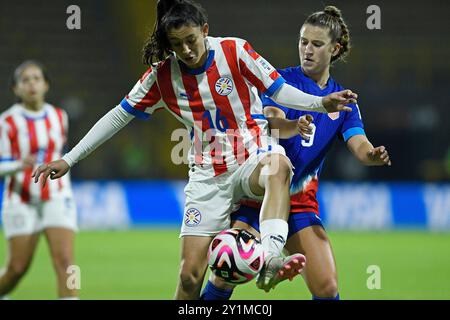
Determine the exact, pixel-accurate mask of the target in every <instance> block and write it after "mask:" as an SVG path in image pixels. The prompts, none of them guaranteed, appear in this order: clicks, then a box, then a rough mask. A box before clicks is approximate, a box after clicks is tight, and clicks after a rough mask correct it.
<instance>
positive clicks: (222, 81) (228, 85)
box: [216, 77, 233, 96]
mask: <svg viewBox="0 0 450 320" xmlns="http://www.w3.org/2000/svg"><path fill="white" fill-rule="evenodd" d="M232 91H233V80H231V79H230V78H228V77H222V78H219V80H217V81H216V92H217V93H218V94H220V95H221V96H227V95H229V94H230V93H231V92H232Z"/></svg>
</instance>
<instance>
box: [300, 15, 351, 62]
mask: <svg viewBox="0 0 450 320" xmlns="http://www.w3.org/2000/svg"><path fill="white" fill-rule="evenodd" d="M304 24H309V25H312V26H317V27H322V28H328V29H329V34H330V37H331V41H332V42H333V43H339V44H340V45H341V50H339V53H338V54H337V55H335V56H333V57H331V63H333V62H335V61H337V60H342V61H345V57H346V56H347V55H348V54H349V53H350V50H351V44H350V31H349V30H348V27H347V24H346V23H345V21H344V18H343V17H342V13H341V10H339V9H338V8H336V7H335V6H326V7H325V8H324V9H323V11H319V12H315V13H313V14H311V15H310V16H309V17H308V18H307V19H306V21H305V23H304Z"/></svg>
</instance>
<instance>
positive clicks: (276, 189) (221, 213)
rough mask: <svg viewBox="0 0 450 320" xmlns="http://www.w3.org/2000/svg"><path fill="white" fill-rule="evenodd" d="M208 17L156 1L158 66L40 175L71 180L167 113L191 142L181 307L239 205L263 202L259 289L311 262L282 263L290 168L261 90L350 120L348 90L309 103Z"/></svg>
mask: <svg viewBox="0 0 450 320" xmlns="http://www.w3.org/2000/svg"><path fill="white" fill-rule="evenodd" d="M208 32H209V26H208V24H207V17H206V13H205V12H204V10H203V8H202V7H201V6H200V5H199V4H197V3H195V2H193V1H190V0H170V1H169V0H166V1H158V4H157V23H156V25H155V30H154V32H153V34H152V36H151V37H150V40H149V42H148V43H147V44H146V46H145V47H144V61H145V62H146V63H147V64H151V63H152V62H153V61H155V60H156V61H160V62H159V63H158V64H157V65H156V66H155V65H153V66H151V67H150V68H149V69H148V70H147V72H146V73H145V74H144V75H143V76H142V78H141V79H140V80H139V81H138V82H137V83H136V85H135V86H134V88H133V89H132V90H131V92H130V93H129V94H128V95H127V96H126V97H125V99H123V101H122V102H121V103H120V105H118V106H117V107H116V108H114V109H113V110H111V111H110V112H109V113H107V115H105V116H104V117H103V118H102V119H100V120H99V121H98V122H97V124H96V125H94V127H93V128H92V129H91V131H90V132H89V133H88V134H87V135H86V136H85V137H84V138H83V139H82V140H81V141H80V143H79V144H78V145H77V146H75V148H73V149H72V150H71V151H70V152H69V153H68V154H66V155H65V156H64V157H63V158H62V159H61V160H58V161H55V162H52V163H50V164H48V165H44V166H41V167H39V168H38V170H36V172H35V179H36V180H37V179H38V178H39V176H40V175H41V174H43V175H44V181H45V180H46V179H47V178H48V177H49V176H50V178H51V179H56V178H59V177H61V176H63V175H64V174H65V173H66V172H68V170H69V169H70V167H72V166H73V165H74V164H75V163H76V162H77V161H79V160H81V159H82V158H84V157H86V156H87V155H88V154H89V153H91V152H92V151H93V150H94V149H95V148H96V147H98V146H99V145H100V144H101V143H103V142H104V141H106V140H107V139H109V138H110V137H111V136H112V135H113V134H115V133H116V132H117V131H119V130H120V129H121V128H122V127H124V126H125V125H126V124H128V123H129V122H130V121H131V120H132V119H133V118H135V117H138V118H143V119H147V118H148V117H149V115H150V114H152V113H153V112H155V111H157V110H161V109H164V110H166V111H167V112H169V113H171V114H172V115H173V116H174V117H176V118H177V119H178V120H179V121H180V122H181V123H182V124H184V125H185V127H186V129H187V130H188V132H189V133H190V135H191V138H192V145H191V152H190V154H189V157H188V158H189V168H190V170H189V183H188V184H187V186H186V188H185V193H186V203H185V210H184V219H183V224H182V227H181V234H180V237H181V239H182V240H181V241H182V245H181V247H182V248H181V267H180V274H179V281H178V286H177V290H176V294H175V298H177V299H196V298H198V297H199V295H200V290H201V286H202V283H203V279H204V275H205V272H206V268H207V251H208V246H209V243H210V242H211V239H212V238H213V237H214V236H215V235H216V234H217V233H219V232H220V231H221V230H223V229H226V228H227V227H229V226H230V213H231V212H232V211H233V208H234V206H235V204H236V203H238V201H239V200H240V199H241V198H253V199H260V200H262V199H264V202H263V203H264V205H263V207H262V218H261V220H262V222H261V228H262V232H261V233H262V243H263V247H264V249H265V252H266V254H267V259H266V263H265V265H264V268H263V271H262V272H261V273H260V277H259V280H260V283H261V287H264V288H267V287H269V288H270V287H272V286H273V285H275V284H276V283H278V282H280V281H282V280H285V279H287V278H288V277H293V276H295V275H297V274H298V272H299V270H301V269H302V267H303V262H304V256H303V255H302V254H294V255H292V256H289V257H282V254H281V251H282V249H283V247H284V244H285V240H286V236H287V231H288V226H287V222H286V220H287V217H288V211H289V182H290V178H291V171H292V166H291V163H290V161H289V160H288V158H287V157H286V156H285V153H284V150H283V148H282V147H281V146H279V145H278V144H277V142H276V141H275V140H274V139H272V138H270V136H269V132H268V128H269V127H268V122H267V120H266V119H265V117H264V116H263V114H262V104H261V100H260V99H259V96H258V90H259V91H261V92H265V93H267V94H268V95H269V96H271V97H272V98H273V99H274V100H275V101H277V102H279V103H281V104H284V105H289V106H291V107H293V108H296V109H302V110H309V111H318V112H323V113H326V112H336V111H340V110H343V111H349V110H351V109H350V108H348V107H346V106H345V105H346V104H348V103H351V102H355V101H356V100H355V99H356V97H357V96H356V94H354V93H352V92H351V91H350V90H345V91H342V92H337V93H332V94H330V95H328V96H326V97H317V96H312V95H308V94H305V93H303V92H301V91H300V90H297V89H295V88H294V87H292V86H289V85H287V84H286V83H285V80H284V79H283V78H282V77H281V76H280V74H279V73H278V72H277V71H276V70H275V69H274V68H273V67H272V66H271V65H270V64H269V63H268V62H267V61H266V60H265V59H264V58H262V57H261V56H260V55H259V54H258V53H257V52H256V51H255V50H254V49H253V48H252V47H251V45H250V44H249V43H248V42H246V41H245V40H242V39H237V38H217V37H210V36H208Z"/></svg>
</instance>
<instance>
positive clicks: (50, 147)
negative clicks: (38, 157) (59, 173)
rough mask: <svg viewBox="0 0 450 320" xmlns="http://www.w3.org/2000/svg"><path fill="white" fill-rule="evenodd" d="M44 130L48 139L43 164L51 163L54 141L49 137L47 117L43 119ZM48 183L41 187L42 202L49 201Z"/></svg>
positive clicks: (49, 124)
mask: <svg viewBox="0 0 450 320" xmlns="http://www.w3.org/2000/svg"><path fill="white" fill-rule="evenodd" d="M45 129H46V132H47V137H48V146H47V152H46V154H45V158H44V163H48V162H50V161H52V155H53V152H54V151H55V141H53V139H52V137H51V134H50V132H51V123H50V120H49V118H48V117H46V118H45ZM49 185H50V184H49V183H46V184H45V187H42V189H41V199H42V200H49V199H50V190H49Z"/></svg>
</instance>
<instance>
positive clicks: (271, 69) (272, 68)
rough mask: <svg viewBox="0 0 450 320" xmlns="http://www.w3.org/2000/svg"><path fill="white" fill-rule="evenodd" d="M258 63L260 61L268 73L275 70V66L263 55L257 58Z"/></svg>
mask: <svg viewBox="0 0 450 320" xmlns="http://www.w3.org/2000/svg"><path fill="white" fill-rule="evenodd" d="M256 63H258V64H259V65H260V66H261V67H262V68H263V70H264V72H265V73H267V74H268V75H270V74H271V73H272V72H274V71H275V68H274V67H273V66H272V65H271V64H270V63H269V62H267V60H266V59H264V58H263V57H259V58H258V59H256Z"/></svg>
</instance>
